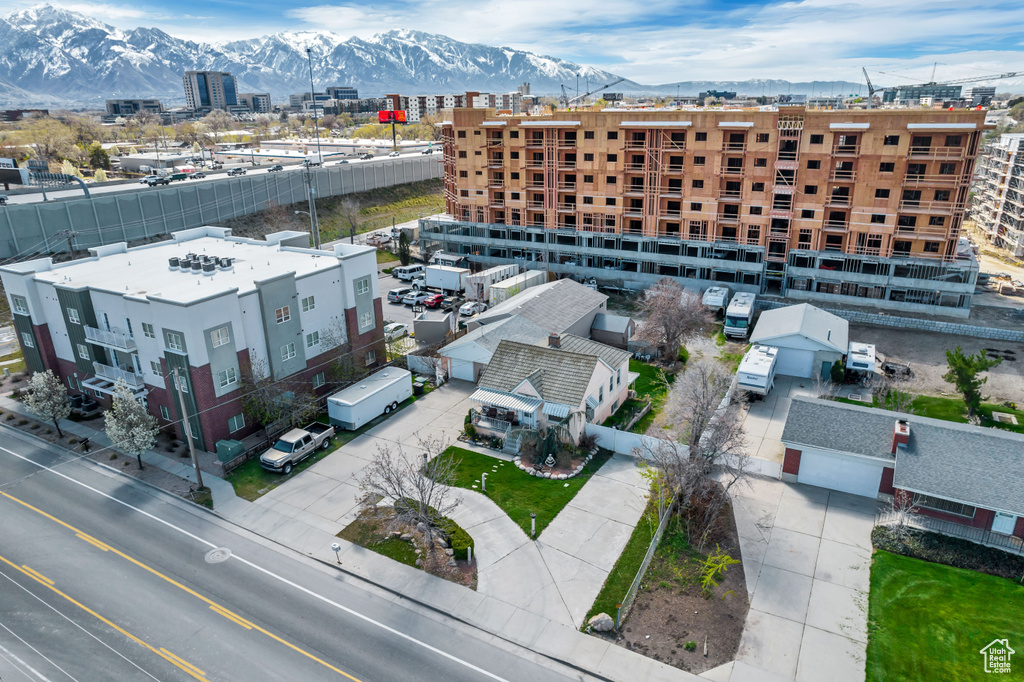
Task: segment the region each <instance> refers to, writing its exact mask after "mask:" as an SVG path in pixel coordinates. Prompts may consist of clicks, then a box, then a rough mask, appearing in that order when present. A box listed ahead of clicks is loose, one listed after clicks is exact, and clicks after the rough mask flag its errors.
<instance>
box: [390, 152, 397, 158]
mask: <svg viewBox="0 0 1024 682" xmlns="http://www.w3.org/2000/svg"><path fill="white" fill-rule="evenodd" d="M388 156H390V157H392V158H394V157H396V156H398V152H397V151H393V152H391V153H390V154H388Z"/></svg>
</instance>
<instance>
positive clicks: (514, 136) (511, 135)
mask: <svg viewBox="0 0 1024 682" xmlns="http://www.w3.org/2000/svg"><path fill="white" fill-rule="evenodd" d="M508 136H509V138H510V139H512V140H518V139H519V131H518V130H510V131H508Z"/></svg>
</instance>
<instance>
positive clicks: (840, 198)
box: [825, 194, 852, 206]
mask: <svg viewBox="0 0 1024 682" xmlns="http://www.w3.org/2000/svg"><path fill="white" fill-rule="evenodd" d="M851 201H852V197H850V195H848V194H846V195H843V194H833V195H832V196H830V197H829V198H828V199H826V200H825V205H826V206H849V205H850V202H851Z"/></svg>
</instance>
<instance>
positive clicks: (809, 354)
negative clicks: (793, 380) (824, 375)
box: [775, 348, 814, 379]
mask: <svg viewBox="0 0 1024 682" xmlns="http://www.w3.org/2000/svg"><path fill="white" fill-rule="evenodd" d="M775 373H776V374H783V375H785V376H788V377H804V378H805V379H810V378H811V376H813V374H814V351H813V350H798V349H795V348H780V349H779V354H778V360H777V364H776V365H775Z"/></svg>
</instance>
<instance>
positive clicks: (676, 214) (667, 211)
mask: <svg viewBox="0 0 1024 682" xmlns="http://www.w3.org/2000/svg"><path fill="white" fill-rule="evenodd" d="M682 215H683V212H682V211H680V210H678V209H672V208H663V209H661V210H660V211H658V217H659V218H664V219H666V220H678V219H679V218H681V217H682Z"/></svg>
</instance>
